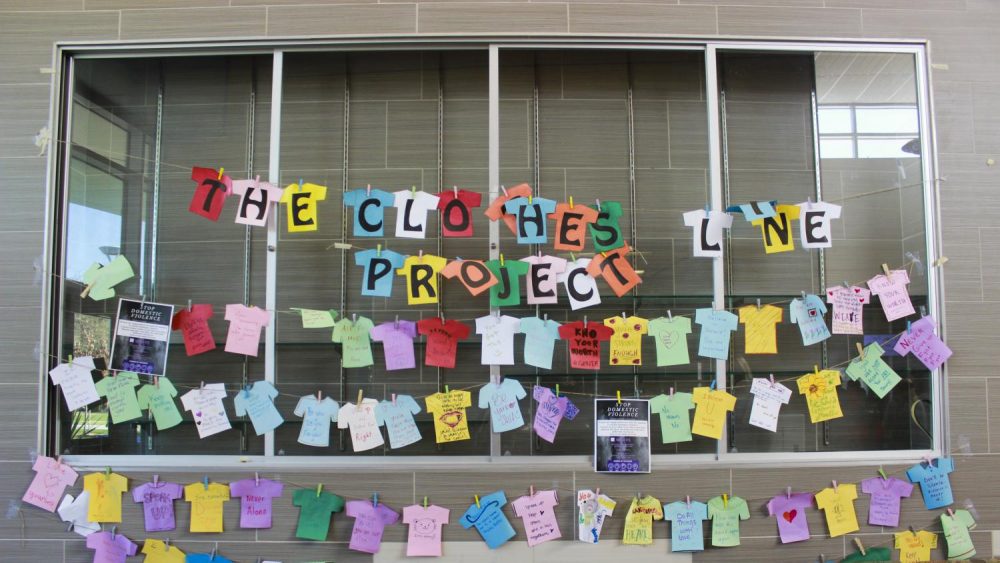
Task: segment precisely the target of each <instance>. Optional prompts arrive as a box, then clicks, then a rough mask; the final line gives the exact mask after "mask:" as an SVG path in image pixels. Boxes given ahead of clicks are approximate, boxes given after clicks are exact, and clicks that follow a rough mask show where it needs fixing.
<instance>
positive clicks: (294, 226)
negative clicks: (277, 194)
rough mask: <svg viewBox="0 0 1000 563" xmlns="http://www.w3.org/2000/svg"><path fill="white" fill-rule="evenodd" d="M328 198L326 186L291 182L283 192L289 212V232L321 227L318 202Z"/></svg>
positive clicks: (282, 195) (284, 201)
mask: <svg viewBox="0 0 1000 563" xmlns="http://www.w3.org/2000/svg"><path fill="white" fill-rule="evenodd" d="M324 199H326V186H320V185H318V184H309V183H306V184H289V185H288V187H286V188H285V191H284V192H283V193H282V194H281V203H284V204H285V209H286V210H287V212H288V232H290V233H304V232H307V231H315V230H316V229H318V228H319V219H318V213H317V211H316V208H317V204H316V203H317V202H318V201H322V200H324Z"/></svg>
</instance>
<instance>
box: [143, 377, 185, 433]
mask: <svg viewBox="0 0 1000 563" xmlns="http://www.w3.org/2000/svg"><path fill="white" fill-rule="evenodd" d="M176 396H177V389H176V388H174V384H173V383H171V382H170V380H169V379H167V378H166V377H163V376H160V377H158V378H156V380H154V383H153V384H147V385H143V386H142V388H141V389H139V408H140V409H141V410H146V409H148V410H150V411H152V413H153V420H154V421H155V422H156V429H157V430H166V429H168V428H173V427H174V426H177V425H178V424H180V423H181V420H182V419H181V411H180V410H178V409H177V404H176V403H174V397H176Z"/></svg>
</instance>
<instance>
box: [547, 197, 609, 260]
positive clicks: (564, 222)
mask: <svg viewBox="0 0 1000 563" xmlns="http://www.w3.org/2000/svg"><path fill="white" fill-rule="evenodd" d="M597 216H598V212H597V210H596V209H593V208H591V207H588V206H586V205H574V206H573V207H570V206H569V204H568V203H560V204H558V205H556V210H555V212H553V213H552V214H551V215H549V218H551V219H554V220H555V222H556V230H555V237H554V238H555V240H554V241H553V247H554V248H555V249H556V250H566V251H569V252H580V251H581V250H583V247H584V245H585V244H586V236H587V225H589V224H591V223H593V222H595V221H597Z"/></svg>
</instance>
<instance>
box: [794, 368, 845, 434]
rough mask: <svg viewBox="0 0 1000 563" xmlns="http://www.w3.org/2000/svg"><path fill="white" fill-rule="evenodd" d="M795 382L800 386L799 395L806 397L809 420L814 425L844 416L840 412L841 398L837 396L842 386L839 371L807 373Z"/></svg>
mask: <svg viewBox="0 0 1000 563" xmlns="http://www.w3.org/2000/svg"><path fill="white" fill-rule="evenodd" d="M795 381H796V383H797V384H798V386H799V394H800V395H805V396H806V406H807V407H809V420H810V421H811V422H812V423H813V424H816V423H819V422H824V421H827V420H833V419H835V418H840V417H842V416H844V413H843V412H842V411H841V410H840V396H839V395H838V394H837V386H838V385H840V372H839V371H837V370H835V369H824V370H820V371H819V372H818V373H816V372H813V373H807V374H805V375H803V376H802V377H800V378H798V379H796V380H795Z"/></svg>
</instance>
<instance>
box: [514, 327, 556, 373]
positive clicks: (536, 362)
mask: <svg viewBox="0 0 1000 563" xmlns="http://www.w3.org/2000/svg"><path fill="white" fill-rule="evenodd" d="M560 326H562V325H561V324H559V323H558V322H556V321H553V320H551V319H549V320H543V319H539V318H538V317H524V318H523V319H521V320H520V322H519V323H518V328H517V331H518V332H520V333H522V334H524V363H526V364H528V365H529V366H534V367H536V368H541V369H552V354H553V353H554V352H555V346H556V340H559V327H560Z"/></svg>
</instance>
